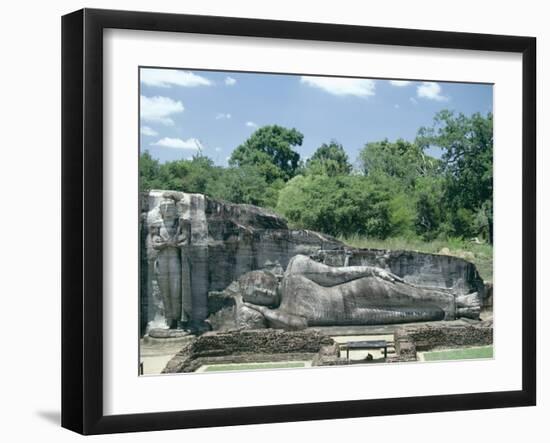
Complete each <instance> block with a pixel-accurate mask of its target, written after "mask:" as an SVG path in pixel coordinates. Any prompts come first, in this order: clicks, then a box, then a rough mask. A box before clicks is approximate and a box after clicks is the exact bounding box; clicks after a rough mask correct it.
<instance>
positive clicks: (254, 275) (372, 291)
mask: <svg viewBox="0 0 550 443" xmlns="http://www.w3.org/2000/svg"><path fill="white" fill-rule="evenodd" d="M239 287H240V291H239V293H240V296H239V298H240V301H239V302H238V309H237V312H236V315H237V316H238V315H239V310H241V313H242V311H243V309H244V310H245V311H247V312H250V310H253V311H255V312H256V313H259V314H261V316H262V317H263V319H264V320H265V323H266V325H267V326H268V327H271V328H279V329H287V330H291V329H303V328H306V327H311V326H343V325H381V324H391V323H408V322H416V321H435V320H454V319H457V318H459V317H468V318H472V319H478V318H479V312H480V300H479V297H478V294H477V293H475V292H474V293H471V294H467V295H457V294H455V293H453V292H452V290H450V289H446V288H432V287H425V286H419V285H413V284H411V283H407V282H406V281H404V280H403V279H402V278H400V277H399V276H397V275H395V274H392V273H391V272H388V271H386V270H384V269H381V268H378V267H373V266H345V267H333V266H327V265H325V264H322V263H319V262H317V261H315V260H312V259H311V258H309V257H307V256H304V255H297V256H295V257H293V258H292V259H291V261H290V262H289V264H288V267H287V269H286V271H285V273H284V274H283V276H282V279H278V278H276V277H275V276H274V275H273V274H271V273H269V272H266V271H252V272H250V273H248V274H245V275H244V276H242V277H241V278H240V279H239Z"/></svg>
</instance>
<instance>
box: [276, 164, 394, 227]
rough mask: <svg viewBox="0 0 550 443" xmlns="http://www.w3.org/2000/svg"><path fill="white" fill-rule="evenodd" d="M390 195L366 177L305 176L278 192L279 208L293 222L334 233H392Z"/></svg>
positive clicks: (290, 182)
mask: <svg viewBox="0 0 550 443" xmlns="http://www.w3.org/2000/svg"><path fill="white" fill-rule="evenodd" d="M390 200H391V199H390V195H389V194H388V190H387V189H385V188H383V187H381V186H377V185H376V184H375V183H372V182H371V181H370V180H368V179H367V178H366V177H363V176H353V175H349V176H345V175H341V176H336V177H330V176H328V175H306V176H301V175H299V176H297V177H295V178H293V179H292V180H290V181H289V182H288V183H287V184H286V186H285V187H284V188H283V189H282V190H281V191H280V192H279V200H278V203H277V208H276V210H277V211H278V212H279V213H281V214H282V215H284V216H285V217H287V218H288V219H289V220H290V221H291V223H293V225H295V226H297V227H301V228H307V229H314V230H317V231H321V232H325V233H327V234H331V235H345V234H348V233H350V232H355V233H359V234H365V235H372V236H374V237H378V238H385V237H387V236H388V235H389V234H390V233H391V230H392V229H391V221H390V218H391V214H390Z"/></svg>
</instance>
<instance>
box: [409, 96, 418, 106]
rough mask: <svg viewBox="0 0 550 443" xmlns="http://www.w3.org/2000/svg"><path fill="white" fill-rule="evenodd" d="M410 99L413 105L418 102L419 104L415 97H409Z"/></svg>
mask: <svg viewBox="0 0 550 443" xmlns="http://www.w3.org/2000/svg"><path fill="white" fill-rule="evenodd" d="M409 100H410V101H411V103H412V104H413V105H417V104H418V101H417V100H416V99H415V98H414V97H411V98H409Z"/></svg>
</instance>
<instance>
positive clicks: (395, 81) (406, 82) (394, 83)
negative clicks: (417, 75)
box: [390, 80, 411, 88]
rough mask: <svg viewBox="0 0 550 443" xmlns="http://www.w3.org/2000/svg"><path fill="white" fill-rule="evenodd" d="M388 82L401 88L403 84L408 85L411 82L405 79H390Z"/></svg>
mask: <svg viewBox="0 0 550 443" xmlns="http://www.w3.org/2000/svg"><path fill="white" fill-rule="evenodd" d="M390 84H391V85H392V86H397V87H398V88H403V87H405V86H409V85H410V84H411V82H409V81H407V80H390Z"/></svg>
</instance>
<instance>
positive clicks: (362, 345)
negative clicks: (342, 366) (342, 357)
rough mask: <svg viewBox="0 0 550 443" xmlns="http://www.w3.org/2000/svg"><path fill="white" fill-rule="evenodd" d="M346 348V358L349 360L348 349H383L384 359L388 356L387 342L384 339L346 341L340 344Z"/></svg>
mask: <svg viewBox="0 0 550 443" xmlns="http://www.w3.org/2000/svg"><path fill="white" fill-rule="evenodd" d="M342 348H344V349H345V350H346V359H347V361H348V362H349V351H350V349H351V350H356V351H358V350H369V349H384V359H386V358H387V357H388V342H387V341H386V340H365V341H348V342H347V343H344V344H343V345H342Z"/></svg>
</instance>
